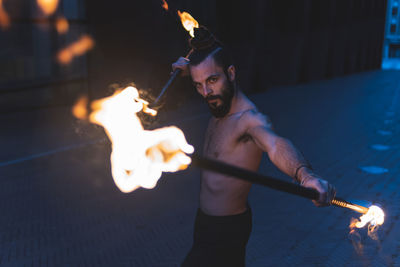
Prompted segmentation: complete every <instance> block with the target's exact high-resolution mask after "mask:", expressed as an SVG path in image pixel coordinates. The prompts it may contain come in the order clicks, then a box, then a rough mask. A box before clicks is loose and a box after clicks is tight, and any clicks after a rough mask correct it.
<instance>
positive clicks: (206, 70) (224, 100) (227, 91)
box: [190, 56, 234, 118]
mask: <svg viewBox="0 0 400 267" xmlns="http://www.w3.org/2000/svg"><path fill="white" fill-rule="evenodd" d="M190 74H191V76H192V80H193V83H194V86H195V87H196V90H197V92H198V93H199V94H200V95H201V96H202V97H204V99H205V100H206V102H207V104H208V107H209V108H210V111H211V114H212V115H213V116H214V117H217V118H221V117H224V116H225V115H226V114H228V112H229V110H230V108H231V102H232V98H233V95H234V87H233V78H232V79H229V77H227V75H226V73H225V72H224V70H223V68H222V67H221V66H219V65H218V64H216V63H215V60H214V58H213V57H211V56H209V57H207V58H206V59H205V60H203V61H202V62H200V63H199V64H198V65H197V66H190Z"/></svg>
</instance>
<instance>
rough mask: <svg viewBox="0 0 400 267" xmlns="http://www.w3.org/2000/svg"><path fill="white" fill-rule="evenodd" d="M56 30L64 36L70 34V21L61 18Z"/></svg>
mask: <svg viewBox="0 0 400 267" xmlns="http://www.w3.org/2000/svg"><path fill="white" fill-rule="evenodd" d="M56 29H57V32H58V33H59V34H64V33H67V32H68V29H69V23H68V20H67V19H66V18H64V17H59V18H57V20H56Z"/></svg>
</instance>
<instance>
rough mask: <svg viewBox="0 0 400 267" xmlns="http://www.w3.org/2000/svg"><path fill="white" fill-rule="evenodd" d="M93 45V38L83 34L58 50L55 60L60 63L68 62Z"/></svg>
mask: <svg viewBox="0 0 400 267" xmlns="http://www.w3.org/2000/svg"><path fill="white" fill-rule="evenodd" d="M93 46H94V41H93V39H92V38H91V37H90V36H89V35H87V34H85V35H83V36H82V37H81V38H80V39H79V40H77V41H76V42H74V43H72V44H70V45H69V46H67V47H66V48H64V49H62V50H61V51H60V52H58V55H57V60H58V62H59V63H61V64H69V63H71V61H72V60H73V59H74V58H75V57H77V56H81V55H83V54H85V53H86V52H87V51H89V50H90V49H92V48H93Z"/></svg>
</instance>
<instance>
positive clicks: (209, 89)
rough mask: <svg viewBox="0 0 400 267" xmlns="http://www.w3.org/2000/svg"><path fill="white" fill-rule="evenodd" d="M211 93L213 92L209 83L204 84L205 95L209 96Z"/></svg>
mask: <svg viewBox="0 0 400 267" xmlns="http://www.w3.org/2000/svg"><path fill="white" fill-rule="evenodd" d="M211 93H212V90H211V88H209V87H208V86H207V85H206V86H203V95H204V96H208V95H209V94H211Z"/></svg>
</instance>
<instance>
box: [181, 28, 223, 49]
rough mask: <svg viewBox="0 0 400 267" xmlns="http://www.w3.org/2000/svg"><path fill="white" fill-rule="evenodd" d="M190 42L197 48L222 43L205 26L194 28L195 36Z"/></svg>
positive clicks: (205, 47) (206, 47) (210, 46)
mask: <svg viewBox="0 0 400 267" xmlns="http://www.w3.org/2000/svg"><path fill="white" fill-rule="evenodd" d="M189 44H190V46H191V47H192V48H193V49H195V50H205V49H209V48H212V47H216V46H221V43H220V42H219V41H218V40H217V39H216V38H215V37H214V35H213V34H212V33H211V32H210V31H209V30H208V29H207V28H206V27H204V26H200V27H199V28H195V29H194V37H193V38H190V39H189Z"/></svg>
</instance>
